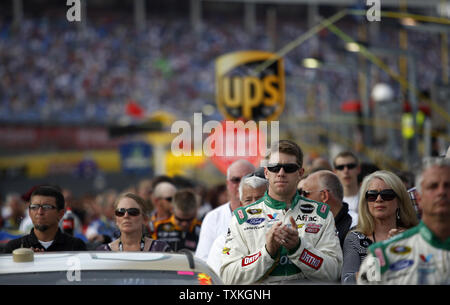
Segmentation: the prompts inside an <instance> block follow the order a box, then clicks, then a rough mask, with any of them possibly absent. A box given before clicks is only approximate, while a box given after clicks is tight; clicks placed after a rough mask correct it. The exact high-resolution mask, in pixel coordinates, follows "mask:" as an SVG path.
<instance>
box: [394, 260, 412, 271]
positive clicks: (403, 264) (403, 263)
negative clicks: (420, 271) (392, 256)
mask: <svg viewBox="0 0 450 305" xmlns="http://www.w3.org/2000/svg"><path fill="white" fill-rule="evenodd" d="M412 264H414V261H413V260H410V259H402V260H401V261H398V262H395V263H393V264H392V265H390V266H389V269H391V270H392V271H399V270H402V269H405V268H408V267H409V266H411V265H412Z"/></svg>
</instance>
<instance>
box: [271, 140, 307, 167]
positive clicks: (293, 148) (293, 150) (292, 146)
mask: <svg viewBox="0 0 450 305" xmlns="http://www.w3.org/2000/svg"><path fill="white" fill-rule="evenodd" d="M277 152H278V153H284V154H286V155H292V156H295V158H296V161H297V164H298V165H300V167H303V151H302V149H301V148H300V146H298V145H297V143H295V142H293V141H291V140H280V141H278V143H276V144H275V145H274V146H272V147H271V148H270V152H269V154H268V156H267V160H269V159H270V156H271V154H272V153H277Z"/></svg>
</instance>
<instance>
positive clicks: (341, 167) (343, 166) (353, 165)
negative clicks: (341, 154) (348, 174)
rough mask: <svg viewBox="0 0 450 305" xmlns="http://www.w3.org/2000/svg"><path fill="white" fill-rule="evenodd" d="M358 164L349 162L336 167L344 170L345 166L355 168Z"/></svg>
mask: <svg viewBox="0 0 450 305" xmlns="http://www.w3.org/2000/svg"><path fill="white" fill-rule="evenodd" d="M357 166H358V165H357V164H356V163H348V164H341V165H336V166H335V167H334V168H335V169H337V170H338V171H342V170H344V168H346V167H347V168H348V169H354V168H356V167H357Z"/></svg>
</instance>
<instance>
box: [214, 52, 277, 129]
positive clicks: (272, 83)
mask: <svg viewBox="0 0 450 305" xmlns="http://www.w3.org/2000/svg"><path fill="white" fill-rule="evenodd" d="M275 56H276V54H273V53H268V52H262V51H241V52H234V53H229V54H225V55H222V56H220V57H219V58H218V59H217V60H216V101H217V105H218V107H219V110H220V111H221V112H222V114H223V115H224V116H225V118H226V119H228V120H237V119H244V120H255V121H260V120H266V121H271V120H275V119H277V118H278V117H279V115H280V114H281V112H282V111H283V108H284V68H283V59H282V58H277V60H276V61H274V62H273V63H272V64H271V65H270V66H268V67H267V68H266V69H264V70H262V71H257V70H258V67H259V66H260V65H261V64H262V63H264V62H265V61H267V60H268V59H273V58H274V57H275Z"/></svg>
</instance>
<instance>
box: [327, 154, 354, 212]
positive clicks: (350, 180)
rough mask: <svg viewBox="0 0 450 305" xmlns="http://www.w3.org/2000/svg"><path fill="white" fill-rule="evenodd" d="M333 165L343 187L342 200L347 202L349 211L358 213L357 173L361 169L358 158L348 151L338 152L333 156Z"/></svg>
mask: <svg viewBox="0 0 450 305" xmlns="http://www.w3.org/2000/svg"><path fill="white" fill-rule="evenodd" d="M333 167H334V173H335V174H336V175H337V176H338V178H339V180H340V181H341V183H342V186H343V187H344V202H347V203H348V208H349V211H353V212H355V213H358V200H359V183H358V174H359V173H360V171H361V168H360V166H359V160H358V158H357V157H356V155H355V154H354V153H352V152H350V151H343V152H340V153H339V154H337V155H336V156H335V157H334V161H333Z"/></svg>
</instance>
